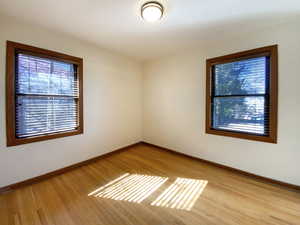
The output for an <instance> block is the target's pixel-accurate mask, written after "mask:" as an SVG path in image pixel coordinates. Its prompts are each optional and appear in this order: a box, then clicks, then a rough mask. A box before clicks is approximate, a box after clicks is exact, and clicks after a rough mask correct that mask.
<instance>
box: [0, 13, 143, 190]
mask: <svg viewBox="0 0 300 225" xmlns="http://www.w3.org/2000/svg"><path fill="white" fill-rule="evenodd" d="M0 30H1V32H0V187H2V186H6V185H9V184H12V183H16V182H19V181H23V180H25V179H28V178H32V177H35V176H38V175H41V174H45V173H47V172H50V171H53V170H56V169H59V168H62V167H65V166H68V165H71V164H74V163H77V162H80V161H83V160H86V159H89V158H92V157H95V156H99V155H102V154H104V153H107V152H110V151H112V150H115V149H117V148H120V147H124V146H126V145H130V144H133V143H135V142H139V141H141V129H142V127H141V122H142V116H141V115H142V112H141V110H142V107H141V105H142V104H141V100H142V97H141V95H142V90H141V87H142V76H141V66H140V64H139V63H138V62H136V61H134V60H132V59H129V58H127V57H123V56H119V55H118V54H115V53H112V52H110V51H106V50H103V49H99V48H97V47H95V46H93V45H90V44H88V43H84V42H81V41H79V40H75V39H73V38H71V37H68V36H65V35H64V34H60V33H55V32H53V31H50V30H45V29H42V28H39V27H34V26H30V25H26V24H19V23H16V22H14V21H13V19H11V18H5V17H3V18H0ZM6 40H11V41H17V42H21V43H24V44H29V45H33V46H37V47H41V48H46V49H50V50H54V51H59V52H62V53H66V54H70V55H73V56H77V57H82V58H83V60H84V122H85V132H84V134H83V135H78V136H72V137H66V138H60V139H54V140H49V141H44V142H37V143H33V144H26V145H21V146H17V147H9V148H7V147H6V131H5V128H6V126H5V55H6Z"/></svg>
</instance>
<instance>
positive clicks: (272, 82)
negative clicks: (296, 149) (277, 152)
mask: <svg viewBox="0 0 300 225" xmlns="http://www.w3.org/2000/svg"><path fill="white" fill-rule="evenodd" d="M259 56H269V57H270V77H269V120H270V121H269V128H270V130H269V135H267V136H261V135H256V134H248V133H242V132H238V131H224V130H217V129H214V128H213V126H212V119H213V118H212V117H213V115H212V85H213V84H212V78H213V71H212V68H213V66H214V65H216V64H223V63H229V62H235V61H239V60H244V59H249V58H255V57H259ZM277 111H278V46H277V45H272V46H266V47H262V48H257V49H252V50H248V51H243V52H238V53H234V54H230V55H225V56H220V57H216V58H211V59H207V60H206V133H207V134H214V135H221V136H227V137H234V138H242V139H248V140H255V141H262V142H269V143H277V113H278V112H277Z"/></svg>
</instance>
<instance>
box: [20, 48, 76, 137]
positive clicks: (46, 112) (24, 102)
mask: <svg viewBox="0 0 300 225" xmlns="http://www.w3.org/2000/svg"><path fill="white" fill-rule="evenodd" d="M76 71H77V66H76V65H74V64H70V63H65V62H61V61H56V60H51V59H48V58H41V57H36V56H32V55H27V54H22V53H18V54H16V78H15V79H16V83H15V90H16V104H15V107H16V109H15V112H16V113H15V116H16V123H15V126H16V127H15V133H16V137H17V138H24V137H32V136H38V135H44V134H52V133H59V132H65V131H72V130H76V129H77V127H78V125H79V120H78V99H79V87H78V78H77V73H76Z"/></svg>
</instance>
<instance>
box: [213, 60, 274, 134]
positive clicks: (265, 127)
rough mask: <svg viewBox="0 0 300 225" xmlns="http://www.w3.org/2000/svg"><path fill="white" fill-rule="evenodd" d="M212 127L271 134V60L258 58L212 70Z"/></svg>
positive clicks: (225, 64)
mask: <svg viewBox="0 0 300 225" xmlns="http://www.w3.org/2000/svg"><path fill="white" fill-rule="evenodd" d="M212 72H213V73H212V76H213V77H212V80H213V85H212V112H213V113H212V115H213V118H212V127H213V128H214V129H219V130H229V131H236V132H244V133H250V134H256V135H268V134H269V120H268V118H269V110H268V105H269V104H268V102H269V88H268V87H269V84H268V80H269V57H268V56H264V57H255V58H250V59H245V60H239V61H234V62H230V63H223V64H216V65H214V66H213V68H212Z"/></svg>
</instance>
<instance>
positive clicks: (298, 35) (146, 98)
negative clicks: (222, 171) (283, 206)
mask: <svg viewBox="0 0 300 225" xmlns="http://www.w3.org/2000/svg"><path fill="white" fill-rule="evenodd" d="M299 27H300V21H298V22H297V21H295V22H294V23H291V24H285V25H282V26H280V27H275V28H270V29H269V30H264V31H261V32H256V33H249V34H247V35H244V36H240V37H238V38H236V39H232V40H223V41H221V42H217V43H213V42H210V43H208V44H207V45H206V46H205V47H199V48H197V49H195V50H192V51H187V52H180V53H178V54H177V55H176V56H170V57H165V58H163V59H159V60H155V61H152V62H148V63H146V64H145V67H144V71H145V72H144V90H143V91H144V92H143V121H144V122H143V139H144V141H146V142H149V143H152V144H156V145H160V146H163V147H167V148H170V149H174V150H177V151H179V152H183V153H186V154H188V155H192V156H196V157H200V158H203V159H207V160H210V161H214V162H217V163H221V164H224V165H227V166H231V167H234V168H238V169H241V170H245V171H248V172H251V173H254V174H258V175H261V176H265V177H269V178H273V179H276V180H280V181H284V182H288V183H292V184H296V185H300V162H299V159H300V147H299V141H300V132H299V127H300V92H299V84H300V70H299V62H300V61H299V60H300V41H299V40H300V29H299ZM273 44H278V45H279V120H278V123H279V132H278V136H279V137H278V144H276V145H275V144H269V143H263V142H256V141H248V140H243V139H236V138H230V137H222V136H216V135H209V134H205V88H206V87H205V79H206V78H205V60H206V59H207V58H212V57H217V56H221V55H226V54H230V53H234V52H238V51H243V50H248V49H253V48H257V47H263V46H266V45H273Z"/></svg>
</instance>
